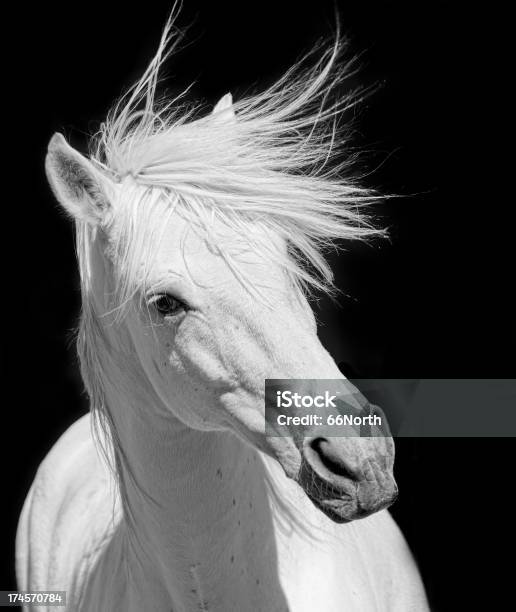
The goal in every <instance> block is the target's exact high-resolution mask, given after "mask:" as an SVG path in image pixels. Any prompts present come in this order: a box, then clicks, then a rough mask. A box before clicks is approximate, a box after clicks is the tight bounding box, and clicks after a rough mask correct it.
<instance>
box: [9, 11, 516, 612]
mask: <svg viewBox="0 0 516 612" xmlns="http://www.w3.org/2000/svg"><path fill="white" fill-rule="evenodd" d="M185 4H186V6H185V8H184V11H183V14H182V17H181V20H180V21H181V24H182V25H187V24H190V23H192V22H193V25H192V26H191V28H190V32H189V35H188V37H187V38H188V40H189V41H190V43H191V44H190V45H189V46H187V47H186V48H184V49H183V50H182V51H181V53H180V54H179V55H178V56H177V57H176V58H175V59H174V60H173V61H172V62H171V64H170V67H169V72H170V73H171V75H173V76H174V77H175V78H173V79H171V80H170V81H169V82H168V85H169V86H170V87H171V88H172V90H176V89H179V88H180V87H181V86H184V85H186V84H188V83H189V82H190V81H191V80H193V79H195V80H196V82H197V84H196V85H195V86H194V88H193V95H194V96H197V97H200V98H202V99H204V100H205V101H206V102H207V103H213V102H215V101H216V100H217V99H218V97H219V96H221V95H223V94H224V93H226V92H227V91H232V92H233V94H234V96H235V97H238V95H239V94H240V95H241V94H242V93H243V92H245V91H246V90H249V88H252V87H254V86H263V85H266V84H268V83H270V82H271V79H272V78H273V77H275V76H279V75H280V74H281V73H282V72H283V71H284V70H285V69H287V68H288V67H289V66H290V64H292V63H293V62H294V61H295V60H296V59H297V58H299V56H300V55H301V54H302V53H303V52H304V51H306V50H307V49H310V48H311V47H312V45H313V44H314V42H315V41H316V40H317V39H318V38H320V37H321V36H324V35H328V34H330V33H331V31H332V30H333V28H334V6H335V5H336V6H337V7H338V9H339V13H340V22H341V24H342V27H343V30H344V32H345V33H347V35H348V36H349V38H350V43H351V44H350V54H351V55H354V54H360V55H361V59H360V63H361V66H362V69H361V71H360V74H359V76H358V77H357V78H355V83H358V82H360V83H362V84H363V85H365V86H370V85H375V84H376V85H378V88H377V91H376V93H375V94H374V95H373V96H372V97H370V98H369V99H368V100H367V102H366V103H365V104H364V105H363V106H362V108H361V110H360V112H359V113H358V116H357V117H356V119H357V121H358V123H357V128H358V129H357V132H356V138H355V141H354V145H356V146H360V147H362V148H363V149H364V150H367V151H369V153H368V154H367V155H366V156H365V159H366V160H367V162H366V163H364V165H363V166H362V168H361V171H363V172H364V173H365V174H367V178H366V179H365V182H366V183H367V185H368V186H370V187H375V188H377V189H378V190H379V191H380V192H384V193H395V194H399V195H401V196H404V197H400V198H395V199H392V200H389V201H388V202H387V203H385V204H384V205H382V207H381V209H380V210H379V214H381V215H382V217H383V219H384V221H385V223H387V224H388V225H390V226H391V227H392V231H391V240H390V242H385V243H376V244H375V245H374V247H367V246H353V247H350V248H349V250H348V252H347V253H346V254H343V255H341V256H340V257H339V259H338V260H335V271H336V275H337V281H338V285H339V287H340V288H341V289H342V291H343V292H344V294H343V296H342V297H341V298H340V299H339V305H336V304H332V303H331V302H330V301H329V300H326V299H324V300H322V301H321V303H320V306H319V308H320V310H319V318H320V321H321V329H320V333H321V336H322V338H323V341H324V342H325V344H326V345H327V347H328V348H329V350H330V351H331V352H332V354H333V355H334V357H335V359H336V360H337V362H339V363H340V364H341V366H342V369H343V371H345V372H346V373H347V374H350V375H356V376H361V377H368V376H370V377H374V376H377V377H400V378H403V377H409V378H410V377H414V378H430V377H433V378H439V377H442V378H446V377H450V378H475V377H482V378H503V377H514V375H515V367H514V366H515V357H514V353H515V346H516V332H515V323H514V313H515V300H514V295H513V291H511V289H512V287H511V285H512V284H514V279H513V278H511V276H514V272H513V268H514V266H513V261H514V254H513V248H512V243H511V239H510V234H511V233H512V231H513V230H512V227H513V225H512V218H511V217H512V216H513V213H512V208H513V201H512V200H513V198H512V194H511V191H510V188H509V187H505V186H504V185H506V184H507V183H509V182H510V178H511V170H510V169H509V171H507V170H506V169H505V168H504V166H505V162H506V161H507V159H508V158H507V153H508V149H505V147H504V143H505V142H506V141H508V136H506V135H505V132H506V126H507V123H506V122H505V121H504V119H503V111H502V107H503V100H504V97H505V96H504V94H503V85H504V83H505V82H506V81H507V80H508V79H510V78H512V77H510V74H511V73H510V72H508V70H507V69H506V67H505V66H504V62H505V60H506V57H507V55H506V49H504V45H505V35H504V33H503V24H504V21H505V20H507V16H504V15H501V14H499V13H498V12H497V11H496V10H495V9H494V8H493V7H489V6H486V5H474V4H472V3H464V4H461V3H449V2H435V1H434V2H425V1H419V2H367V1H362V2H346V1H340V2H336V3H332V2H321V1H319V2H312V3H308V2H307V3H302V2H294V1H290V0H289V1H283V2H279V1H276V2H269V1H261V2H244V1H241V2H224V1H220V2H211V3H206V4H205V5H204V4H202V3H200V2H197V1H195V2H193V1H191V0H190V1H187V2H185ZM169 7H170V3H168V2H147V3H145V4H142V3H139V5H138V6H134V7H131V6H130V5H129V4H128V3H126V2H109V3H107V2H102V3H101V2H88V3H87V5H85V4H76V3H67V4H63V5H61V6H59V5H58V4H56V3H53V4H52V6H47V5H45V6H41V5H38V6H35V7H29V6H28V5H25V4H21V3H19V5H18V6H14V7H11V8H10V9H9V11H10V13H9V14H8V15H7V14H5V13H4V17H5V19H4V22H3V30H4V42H5V41H7V42H8V45H7V49H6V50H5V51H4V54H3V63H2V66H3V81H4V92H6V93H4V101H6V102H7V110H4V114H3V124H4V125H3V131H2V136H3V145H4V146H3V148H4V154H5V159H6V161H5V162H4V163H3V169H4V176H3V187H4V198H3V205H4V211H3V217H2V219H3V223H4V225H3V231H2V244H3V246H6V247H7V248H6V251H5V255H4V259H3V261H4V296H3V299H2V305H3V310H4V312H5V315H4V316H3V318H2V320H3V322H4V324H3V326H4V327H3V334H2V335H3V339H4V341H3V343H2V344H3V346H4V350H3V357H4V365H5V367H4V372H5V373H6V374H7V375H6V377H5V382H4V385H3V391H4V397H5V398H6V399H7V401H6V402H4V408H3V411H2V419H3V426H2V429H1V431H2V454H3V457H2V463H1V466H2V467H1V469H2V492H3V493H2V503H1V508H2V514H3V516H2V523H1V525H2V527H1V530H0V536H1V541H0V551H1V555H0V562H1V573H0V588H1V589H9V588H14V587H15V581H14V572H13V555H14V533H15V526H16V521H17V517H18V515H19V512H20V509H21V505H22V503H23V499H24V496H25V494H26V492H27V490H28V487H29V485H30V482H31V479H32V477H33V475H34V471H35V469H36V467H37V465H38V464H39V462H40V461H41V460H42V458H43V457H44V455H45V453H46V452H47V451H48V449H49V448H50V447H51V445H52V444H53V443H54V441H55V439H56V437H57V436H58V435H59V434H60V433H61V432H63V431H64V430H65V429H66V427H67V426H68V425H69V424H71V423H72V422H73V421H74V420H75V419H76V418H77V417H78V416H79V415H80V414H82V412H83V411H84V410H85V409H86V406H87V404H86V401H85V398H84V397H83V396H82V394H81V384H80V380H79V378H78V372H77V364H76V359H75V352H74V348H73V333H72V330H73V328H74V326H75V324H76V318H77V313H78V309H79V296H78V292H77V275H76V266H75V261H74V254H73V232H72V227H71V224H70V223H69V222H68V221H67V220H66V219H65V218H64V216H63V215H62V214H61V213H60V212H59V211H58V208H57V205H56V203H55V202H54V200H53V198H52V196H51V194H50V191H49V189H48V187H47V184H46V179H45V176H44V170H43V161H44V155H45V150H46V145H47V142H48V140H49V138H50V137H51V135H52V133H53V132H54V131H56V130H59V131H62V132H64V133H65V134H66V135H67V137H69V138H70V140H71V143H72V144H73V145H74V146H75V147H76V148H79V149H81V150H83V151H84V150H85V143H86V134H87V133H89V132H91V131H92V130H94V129H95V128H96V126H97V125H98V121H100V120H102V118H103V117H104V115H105V112H106V111H107V109H108V108H109V106H110V104H111V103H112V101H113V100H114V99H115V98H116V97H117V96H118V95H119V94H120V93H121V92H122V91H123V89H124V88H125V87H127V86H128V85H129V84H130V83H132V82H133V81H134V80H135V79H136V78H137V77H138V76H139V75H140V74H141V72H142V71H143V69H144V68H145V66H146V63H147V61H148V59H149V58H150V57H151V55H152V53H153V51H154V49H155V46H156V44H157V40H158V38H159V35H160V30H161V27H162V25H163V23H164V21H165V19H166V16H167V13H168V10H169ZM512 174H513V173H512ZM507 177H508V178H509V180H508V181H505V178H507ZM514 449H515V444H514V441H513V440H512V439H463V440H453V439H433V440H432V439H428V440H398V444H397V452H398V459H397V468H396V469H397V478H398V483H399V485H400V491H401V495H400V498H399V501H398V502H397V503H396V505H395V506H394V507H393V509H392V512H393V515H394V517H395V518H396V520H397V521H398V523H399V525H400V526H401V528H402V530H403V532H404V533H405V535H406V537H407V539H408V542H409V544H410V546H411V548H412V550H413V552H414V554H415V556H416V559H417V561H418V563H419V565H420V568H421V572H422V575H423V579H424V581H425V584H426V587H427V590H428V594H429V598H430V601H431V605H432V608H433V609H434V610H437V611H445V610H450V611H451V610H458V609H464V610H471V609H483V606H484V603H485V602H488V603H489V604H490V606H491V607H492V609H497V608H496V605H495V601H496V600H498V601H506V603H507V604H508V603H509V601H508V600H504V599H503V592H504V589H505V588H506V587H507V583H506V574H505V573H504V568H505V567H508V568H510V567H511V566H513V565H514V563H513V561H512V560H511V558H510V557H509V558H508V559H506V560H502V554H503V553H504V551H505V550H507V551H508V552H509V554H511V547H510V545H509V543H508V539H509V537H510V536H512V534H513V532H514V526H513V524H514V517H513V514H514V506H513V502H512V489H513V487H514V482H513V481H514V477H513V469H514V459H513V454H514Z"/></svg>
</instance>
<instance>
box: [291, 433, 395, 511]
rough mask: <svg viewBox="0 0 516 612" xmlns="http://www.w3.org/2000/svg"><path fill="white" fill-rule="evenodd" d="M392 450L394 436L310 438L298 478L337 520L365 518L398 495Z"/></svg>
mask: <svg viewBox="0 0 516 612" xmlns="http://www.w3.org/2000/svg"><path fill="white" fill-rule="evenodd" d="M392 453H393V443H392V439H391V438H389V439H388V440H384V439H382V438H359V437H358V438H320V437H318V438H307V439H305V441H304V445H303V451H302V462H301V469H300V472H299V476H298V482H299V484H300V485H301V486H302V487H303V489H304V490H305V492H306V494H307V495H308V497H309V498H310V499H311V501H312V502H313V503H314V504H315V506H316V507H317V508H319V509H320V510H321V511H322V512H324V513H325V514H326V515H327V516H328V517H329V518H331V519H332V520H333V521H335V522H337V523H344V522H348V521H352V520H355V519H358V518H364V517H366V516H368V515H370V514H373V513H374V512H378V511H379V510H382V509H383V508H386V507H388V506H389V505H390V504H392V503H393V502H394V500H395V499H396V497H397V495H398V487H397V486H396V482H395V480H394V476H393V473H392V464H393V456H392Z"/></svg>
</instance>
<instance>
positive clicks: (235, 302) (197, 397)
mask: <svg viewBox="0 0 516 612" xmlns="http://www.w3.org/2000/svg"><path fill="white" fill-rule="evenodd" d="M47 173H48V176H49V179H50V182H51V184H52V186H53V189H54V192H55V193H56V195H57V196H58V198H59V200H60V201H61V203H62V204H63V206H64V207H65V208H66V209H67V210H68V211H69V212H72V214H73V215H74V216H75V217H79V218H80V219H82V221H86V222H88V223H92V224H100V225H101V226H102V232H99V235H102V236H103V238H102V244H103V247H102V248H103V249H104V257H105V259H106V262H107V267H106V269H110V270H111V271H112V272H111V274H112V276H113V278H112V279H111V283H113V282H116V278H118V277H119V276H120V275H122V274H123V271H122V267H123V266H124V265H126V264H125V263H124V262H123V261H122V260H121V256H120V252H121V251H124V250H126V249H127V248H131V245H128V244H125V243H124V241H127V239H128V236H129V234H128V232H127V224H128V218H129V216H130V217H131V219H132V222H133V223H134V220H135V219H136V222H137V221H138V210H137V209H134V210H133V211H131V213H130V215H129V216H128V215H127V214H126V212H127V211H124V197H123V196H124V194H126V193H129V192H130V191H131V189H133V190H134V189H140V188H139V187H138V186H136V185H134V184H132V183H131V179H128V181H129V182H128V183H126V184H124V183H122V184H121V185H120V184H117V185H115V184H109V185H106V178H105V177H102V176H100V175H99V174H98V173H97V171H96V170H95V169H94V168H93V167H92V166H91V165H90V164H89V162H88V161H87V160H85V159H84V158H82V157H81V156H80V155H79V154H78V153H76V152H75V151H73V150H72V149H70V147H69V146H68V145H67V144H66V143H65V142H64V139H62V138H54V139H53V141H52V142H51V145H50V147H49V155H48V158H47ZM151 214H152V215H158V216H159V217H158V218H156V219H154V222H153V223H152V224H151V225H152V226H153V227H154V228H156V227H157V226H159V225H160V223H161V228H160V232H159V239H158V240H156V234H155V233H153V234H152V236H151V235H150V234H149V235H147V236H142V237H141V239H142V240H143V242H145V241H147V242H149V241H154V240H156V243H155V244H154V245H153V248H152V249H151V250H152V253H153V256H152V261H151V262H150V263H149V262H148V261H147V262H143V261H142V262H140V263H141V265H142V267H143V268H145V270H146V271H145V283H144V284H143V285H142V288H141V291H140V292H139V294H138V295H135V296H134V297H133V301H132V307H131V308H130V309H129V311H128V313H127V315H126V317H125V318H124V319H123V322H122V323H120V325H121V326H124V333H126V334H129V336H130V337H131V346H132V349H133V357H134V363H135V367H139V368H140V369H141V370H142V372H144V374H145V379H146V380H147V382H148V383H149V384H150V385H151V386H152V389H153V393H154V396H155V397H157V398H159V401H160V403H161V404H162V405H163V406H164V407H165V409H166V410H169V411H170V412H171V413H172V414H173V415H174V416H175V417H176V418H177V419H179V420H180V421H182V422H183V423H184V424H185V425H187V426H189V427H191V428H194V429H198V430H230V431H232V432H234V433H236V434H237V435H238V436H240V437H241V438H243V439H244V440H246V441H247V442H249V443H250V444H252V445H253V446H254V447H256V448H258V449H259V450H261V451H263V452H265V453H267V454H269V455H271V456H273V457H274V458H276V459H277V460H278V461H279V463H280V464H281V466H282V467H283V469H284V471H285V473H286V474H287V476H289V477H291V478H294V479H296V480H297V481H298V482H299V484H300V485H301V486H302V487H303V488H304V490H305V491H306V493H307V494H308V495H309V497H310V498H311V499H312V501H313V502H314V503H315V504H316V506H317V507H319V508H320V509H321V510H322V511H323V512H325V513H326V514H327V515H328V516H330V517H331V518H332V519H333V520H335V521H347V520H352V519H354V518H359V517H362V516H366V515H367V514H370V513H372V512H374V511H377V510H379V509H381V508H384V507H386V506H387V505H389V504H390V503H391V502H392V501H393V499H394V498H395V496H396V485H395V482H394V479H393V475H392V468H393V457H394V449H393V442H392V439H391V438H390V435H389V432H388V430H386V431H384V432H378V431H376V432H374V437H367V438H362V437H359V436H350V437H342V438H335V437H321V436H320V435H317V432H316V431H315V430H312V431H311V430H310V429H309V428H308V429H305V431H304V432H303V433H304V435H303V436H301V437H300V436H299V435H297V434H298V433H299V431H294V429H292V431H291V434H292V435H291V436H275V437H267V436H266V435H265V420H264V380H265V379H266V378H276V379H328V378H330V379H341V380H342V390H343V397H345V398H346V401H348V402H349V404H350V405H353V407H354V408H355V411H357V410H358V411H362V412H363V413H364V414H370V411H371V406H370V405H369V404H368V402H367V401H366V400H365V399H364V398H363V397H362V396H360V394H359V393H358V392H357V391H356V389H355V388H354V387H352V385H351V384H350V383H349V382H348V381H347V380H346V379H345V378H343V377H342V375H341V374H340V372H339V370H338V368H337V367H336V365H335V363H334V361H333V360H332V358H331V357H330V355H329V354H328V353H327V351H326V350H325V349H324V348H323V346H322V345H321V343H320V341H319V339H318V337H317V330H316V325H315V321H314V316H313V313H312V311H311V308H310V307H309V305H308V303H307V301H306V299H305V298H304V297H303V296H302V295H301V294H300V292H299V290H298V289H297V288H296V287H294V285H293V284H292V283H291V282H290V280H289V277H288V276H287V274H286V273H285V271H284V269H283V268H281V267H280V266H275V265H274V264H272V263H271V261H270V259H269V258H266V257H265V256H263V254H260V253H257V252H255V251H254V250H252V249H250V248H249V246H248V242H247V241H246V240H242V236H241V235H237V233H236V232H234V231H231V230H229V229H227V228H226V227H225V226H224V224H223V223H219V222H214V223H215V225H214V227H213V229H214V235H216V236H217V237H218V239H219V240H220V241H221V242H220V243H221V244H223V245H224V255H223V254H221V253H220V252H219V251H218V249H217V248H216V247H215V246H214V245H213V244H210V242H209V241H207V240H206V239H205V236H204V235H203V234H201V233H199V232H198V231H196V230H195V229H194V228H193V227H192V226H191V225H190V224H189V223H188V222H187V221H186V220H185V219H184V218H183V217H182V216H181V214H180V212H175V213H173V214H172V215H168V216H167V214H166V204H165V203H164V202H163V203H159V202H158V203H157V204H155V205H154V206H153V209H152V213H151ZM134 215H136V217H134ZM161 220H163V221H161ZM156 221H157V222H156ZM141 227H142V230H141V231H142V232H144V233H145V231H146V229H145V224H142V226H141ZM247 229H248V231H250V232H251V231H253V232H254V231H257V230H256V228H254V227H252V226H249V227H248V228H247ZM132 236H133V238H134V234H132ZM257 238H259V241H260V242H261V244H263V245H265V246H268V247H269V249H270V251H272V252H274V250H276V249H285V248H286V245H285V244H282V243H281V241H280V240H278V239H276V238H274V237H272V236H266V235H260V236H257ZM120 247H121V248H120ZM228 254H229V257H230V263H229V264H228ZM136 267H138V264H137V265H136ZM235 270H236V272H235ZM244 279H245V280H244ZM248 285H249V286H251V287H252V288H254V289H255V290H258V291H259V294H260V296H261V298H259V297H257V295H256V294H253V292H252V291H251V292H250V290H249V286H248ZM107 307H108V305H107V304H106V308H107ZM375 410H376V409H375ZM382 433H383V434H384V435H378V434H382Z"/></svg>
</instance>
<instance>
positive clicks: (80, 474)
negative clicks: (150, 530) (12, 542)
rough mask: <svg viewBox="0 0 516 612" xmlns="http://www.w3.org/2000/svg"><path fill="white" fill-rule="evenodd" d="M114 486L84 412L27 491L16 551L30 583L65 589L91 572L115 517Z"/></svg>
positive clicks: (41, 467)
mask: <svg viewBox="0 0 516 612" xmlns="http://www.w3.org/2000/svg"><path fill="white" fill-rule="evenodd" d="M114 491H115V487H114V486H113V483H112V481H111V476H110V473H109V470H108V468H107V466H105V464H104V462H103V460H102V459H101V457H100V456H99V453H98V451H97V448H96V445H95V442H94V440H93V436H92V432H91V420H90V415H89V414H88V415H85V416H84V417H82V418H80V419H79V420H78V421H76V422H75V423H73V425H71V426H70V427H69V428H68V429H67V430H66V431H65V432H64V433H63V435H62V436H61V437H60V438H59V439H58V441H57V442H56V443H55V444H54V446H53V447H52V448H51V450H50V451H49V453H48V454H47V456H46V457H45V459H44V460H43V461H42V463H41V465H40V466H39V468H38V471H37V473H36V476H35V478H34V481H33V483H32V487H31V490H30V492H29V494H28V496H27V500H26V503H25V507H24V510H23V512H22V517H21V519H20V525H19V529H18V542H17V549H18V550H17V555H19V556H20V558H21V559H22V560H23V565H24V569H23V568H22V571H21V572H20V573H23V574H25V580H24V581H25V582H26V583H27V587H28V588H31V589H37V588H39V589H43V590H45V589H51V588H56V589H58V590H62V589H63V585H67V586H68V587H72V585H73V584H74V583H76V582H77V580H80V577H79V576H78V575H77V571H79V573H85V574H87V572H88V566H89V565H90V561H91V562H93V560H94V558H95V557H96V554H97V551H98V549H99V548H100V547H101V545H102V543H103V542H104V541H105V540H106V537H107V536H108V533H109V532H112V530H113V528H114V527H115V525H116V522H117V518H116V516H117V512H116V508H117V504H116V499H115V497H114ZM113 510H115V513H114V514H113ZM113 519H114V520H113Z"/></svg>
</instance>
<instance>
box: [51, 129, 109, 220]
mask: <svg viewBox="0 0 516 612" xmlns="http://www.w3.org/2000/svg"><path fill="white" fill-rule="evenodd" d="M45 169H46V173H47V178H48V182H49V183H50V186H51V187H52V191H53V192H54V195H55V196H56V198H57V200H58V201H59V203H60V204H61V206H62V207H63V208H64V209H65V210H66V212H67V213H68V214H70V215H71V216H72V217H73V218H74V219H81V220H83V221H87V222H88V223H91V224H92V225H97V224H98V223H101V222H102V221H104V220H105V219H106V216H107V214H108V212H109V209H110V207H111V204H110V202H109V197H108V193H109V191H110V190H109V183H110V182H111V181H110V179H108V178H107V177H105V176H104V175H103V174H101V173H100V172H99V171H98V170H97V169H96V168H95V166H94V165H93V164H92V163H91V162H90V161H88V160H87V159H86V158H85V157H83V156H82V155H81V154H80V153H78V152H77V151H76V150H75V149H73V148H72V147H71V146H70V145H69V144H68V143H67V142H66V140H65V139H64V137H63V136H62V135H61V134H58V133H56V134H54V136H52V139H51V140H50V142H49V144H48V153H47V157H46V160H45Z"/></svg>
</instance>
